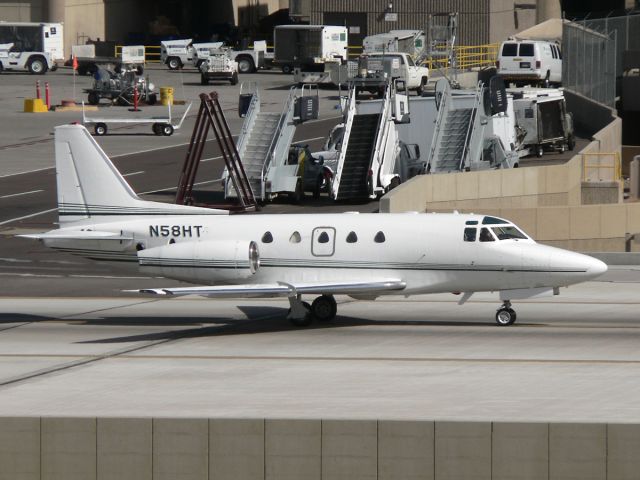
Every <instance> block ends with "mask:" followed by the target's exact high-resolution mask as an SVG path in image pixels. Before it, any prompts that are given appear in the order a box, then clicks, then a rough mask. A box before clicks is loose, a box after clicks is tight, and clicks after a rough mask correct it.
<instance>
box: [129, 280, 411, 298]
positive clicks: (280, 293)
mask: <svg viewBox="0 0 640 480" xmlns="http://www.w3.org/2000/svg"><path fill="white" fill-rule="evenodd" d="M405 287H406V283H405V282H403V281H402V280H398V279H380V280H372V281H367V282H318V283H299V284H295V285H292V284H289V283H285V282H278V283H268V284H248V285H216V286H203V287H179V288H151V289H149V288H145V289H140V290H125V291H127V292H137V293H153V294H156V295H203V296H207V297H218V298H238V297H245V298H259V297H292V296H295V295H297V294H304V293H314V294H319V295H321V294H344V295H352V294H376V293H379V292H384V291H389V290H403V289H404V288H405Z"/></svg>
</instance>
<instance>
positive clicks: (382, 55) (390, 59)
mask: <svg viewBox="0 0 640 480" xmlns="http://www.w3.org/2000/svg"><path fill="white" fill-rule="evenodd" d="M364 55H366V59H367V64H368V67H367V68H368V70H374V71H383V72H386V73H387V74H388V75H389V76H390V77H391V78H398V79H401V80H404V81H405V82H406V85H407V89H409V90H416V91H417V92H418V94H422V91H423V90H424V89H425V87H426V86H427V81H428V80H429V69H428V68H427V67H422V66H419V65H416V64H415V62H414V61H413V57H412V56H411V55H409V54H408V53H403V52H369V53H367V54H363V56H364Z"/></svg>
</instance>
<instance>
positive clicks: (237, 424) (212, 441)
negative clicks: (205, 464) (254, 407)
mask: <svg viewBox="0 0 640 480" xmlns="http://www.w3.org/2000/svg"><path fill="white" fill-rule="evenodd" d="M209 478H210V479H211V480H238V479H240V478H241V479H243V480H264V420H261V419H234V418H229V419H226V418H220V419H212V420H210V421H209Z"/></svg>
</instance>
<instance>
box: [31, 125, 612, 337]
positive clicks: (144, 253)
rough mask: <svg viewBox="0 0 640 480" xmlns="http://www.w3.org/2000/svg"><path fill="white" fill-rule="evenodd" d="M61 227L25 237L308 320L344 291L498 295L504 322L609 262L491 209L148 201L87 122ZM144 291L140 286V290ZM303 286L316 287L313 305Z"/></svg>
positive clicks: (64, 143)
mask: <svg viewBox="0 0 640 480" xmlns="http://www.w3.org/2000/svg"><path fill="white" fill-rule="evenodd" d="M55 149H56V169H57V183H58V211H59V219H60V228H59V229H57V230H52V231H50V232H47V233H42V234H36V235H24V236H25V237H29V238H36V239H39V240H42V241H43V242H44V244H45V245H47V246H49V247H51V248H54V249H58V250H61V251H65V252H69V253H73V254H78V255H82V256H85V257H89V258H93V259H98V260H110V261H119V262H122V263H123V264H126V263H127V262H130V264H132V265H135V266H138V267H139V269H140V270H141V271H142V272H145V273H148V274H149V275H162V276H165V277H168V278H173V279H178V280H183V281H186V282H189V283H193V284H197V285H203V286H193V287H185V288H158V289H151V290H146V289H145V290H139V292H147V293H154V294H159V295H192V294H195V295H203V296H208V297H286V298H288V299H289V302H290V305H291V309H290V311H289V314H288V317H289V319H290V320H291V321H292V322H293V323H294V324H296V325H299V326H304V325H308V324H309V323H310V322H312V321H313V320H320V321H326V320H330V319H332V318H334V317H335V315H336V310H337V308H336V301H335V299H334V295H336V294H346V295H349V296H351V297H353V298H355V299H366V300H373V299H375V298H376V297H378V296H381V295H404V296H409V295H417V294H425V293H443V292H452V293H462V294H463V295H462V296H461V299H460V301H459V303H461V304H462V303H464V302H466V301H467V300H468V299H469V297H470V296H471V295H472V294H473V293H474V292H496V293H498V295H499V298H500V300H501V301H502V302H503V304H502V306H501V307H500V308H499V309H498V311H497V313H496V322H497V323H498V324H499V325H510V324H512V323H513V322H514V321H515V320H516V312H515V311H514V310H513V309H512V308H511V301H512V300H518V299H525V298H532V297H538V296H544V295H554V294H558V291H559V287H563V286H568V285H571V284H575V283H579V282H584V281H586V280H590V279H593V278H595V277H597V276H599V275H601V274H602V273H604V272H605V271H606V270H607V266H606V265H605V264H604V263H602V262H601V261H599V260H597V259H595V258H592V257H589V256H586V255H581V254H579V253H574V252H570V251H566V250H561V249H559V248H554V247H549V246H546V245H540V244H538V243H536V242H535V241H534V240H533V239H531V238H530V237H529V236H527V235H526V234H525V233H524V232H522V230H520V229H519V228H518V227H517V226H515V225H514V224H513V223H511V222H509V221H507V220H503V219H501V218H496V217H492V216H486V215H462V214H457V213H452V214H426V213H423V214H418V213H403V214H382V213H378V214H375V213H374V214H354V213H342V214H304V215H231V216H230V215H227V214H226V213H227V212H226V211H221V210H211V209H206V208H198V207H192V206H183V205H171V204H165V203H158V202H151V201H144V200H141V199H140V198H138V196H137V195H136V194H135V192H134V191H133V190H132V189H131V187H130V186H129V185H128V184H127V182H126V181H125V180H124V179H123V177H122V176H121V175H120V173H119V172H118V171H117V170H116V168H115V167H114V166H113V164H112V163H111V161H110V160H109V158H108V157H107V155H106V154H105V153H104V152H103V151H102V149H101V148H100V146H99V145H98V144H97V143H96V142H95V140H94V139H93V138H92V137H91V135H90V134H89V133H88V132H87V130H86V129H85V128H84V127H82V126H79V125H66V126H61V127H57V128H56V131H55ZM136 292H138V291H136ZM303 295H315V296H316V298H315V300H313V303H311V304H309V303H306V302H304V301H302V296H303Z"/></svg>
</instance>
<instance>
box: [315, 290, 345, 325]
mask: <svg viewBox="0 0 640 480" xmlns="http://www.w3.org/2000/svg"><path fill="white" fill-rule="evenodd" d="M337 312H338V305H337V304H336V300H335V298H333V295H322V296H320V297H318V298H316V299H315V300H314V301H313V303H312V304H311V315H313V318H315V319H317V320H319V321H321V322H328V321H330V320H333V319H334V318H335V317H336V313H337Z"/></svg>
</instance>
